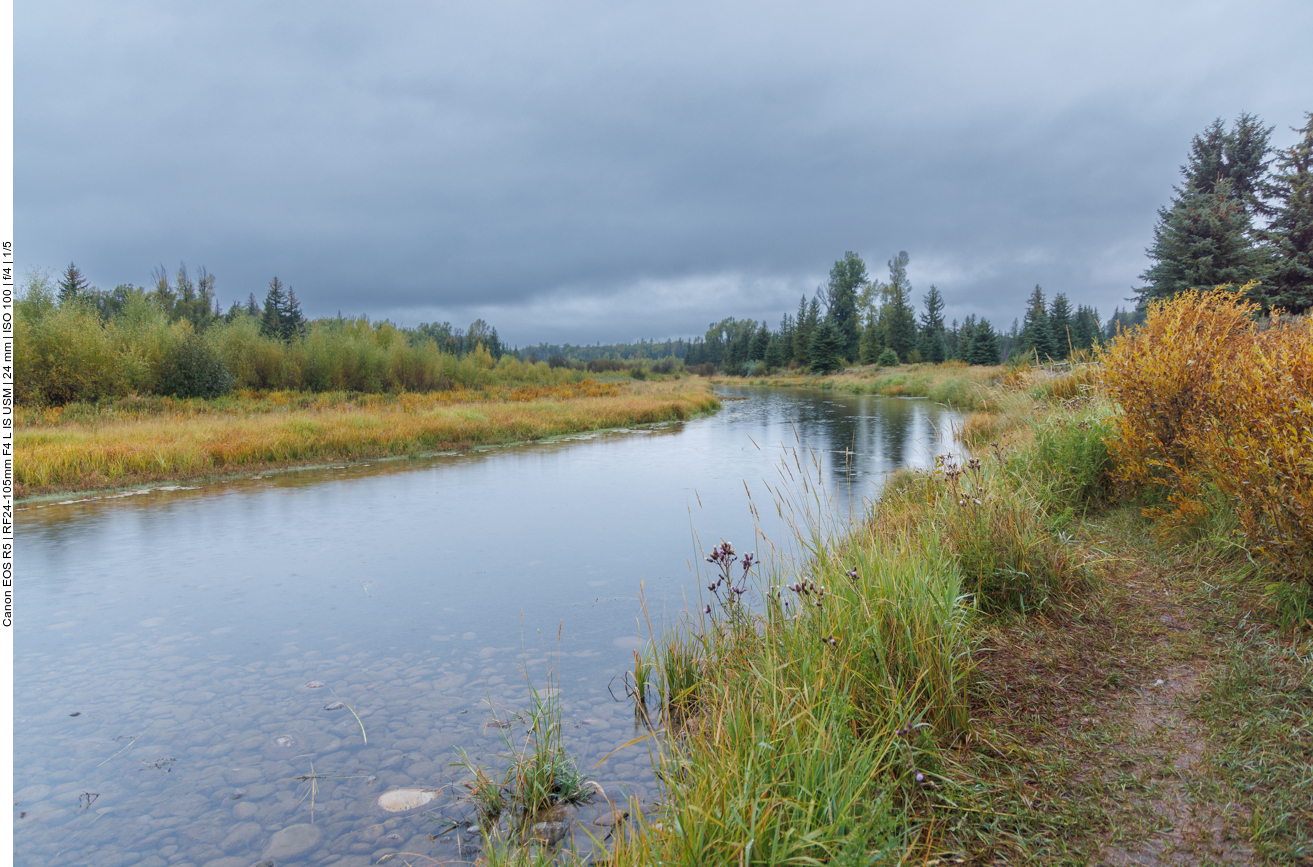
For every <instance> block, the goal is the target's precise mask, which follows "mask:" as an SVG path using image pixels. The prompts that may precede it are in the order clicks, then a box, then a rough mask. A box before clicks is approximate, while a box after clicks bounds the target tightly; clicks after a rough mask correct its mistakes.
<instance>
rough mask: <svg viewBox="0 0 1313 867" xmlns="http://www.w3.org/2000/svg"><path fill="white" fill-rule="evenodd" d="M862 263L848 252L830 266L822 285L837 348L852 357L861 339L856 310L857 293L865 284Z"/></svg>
mask: <svg viewBox="0 0 1313 867" xmlns="http://www.w3.org/2000/svg"><path fill="white" fill-rule="evenodd" d="M866 282H867V279H866V263H865V262H863V261H862V260H861V257H860V256H858V255H857V254H856V253H853V252H848V253H844V254H843V258H842V259H840V260H838V261H837V262H835V263H834V267H833V268H831V269H830V282H829V285H828V286H826V288H825V293H824V294H825V298H826V303H827V304H828V306H829V317H830V320H831V322H833V324H834V328H835V331H836V333H837V334H838V337H839V352H840V354H841V355H843V356H844V357H845V358H850V359H852V358H856V357H857V354H858V344H859V341H860V340H861V321H860V318H859V316H858V312H857V294H858V292H860V291H861V289H862V288H863V287H864V286H865V285H866Z"/></svg>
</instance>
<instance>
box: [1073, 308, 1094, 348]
mask: <svg viewBox="0 0 1313 867" xmlns="http://www.w3.org/2000/svg"><path fill="white" fill-rule="evenodd" d="M1100 333H1101V329H1100V327H1099V311H1098V310H1095V309H1094V308H1093V307H1086V306H1084V305H1080V306H1078V307H1077V308H1076V319H1075V321H1074V322H1073V323H1072V326H1071V343H1072V346H1074V347H1075V348H1076V349H1091V348H1093V346H1094V344H1096V343H1098V342H1099V335H1100Z"/></svg>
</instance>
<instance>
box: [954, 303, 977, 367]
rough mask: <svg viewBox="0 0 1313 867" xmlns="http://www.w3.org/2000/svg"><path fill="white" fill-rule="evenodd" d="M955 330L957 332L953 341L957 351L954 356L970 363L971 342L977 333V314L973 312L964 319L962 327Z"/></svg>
mask: <svg viewBox="0 0 1313 867" xmlns="http://www.w3.org/2000/svg"><path fill="white" fill-rule="evenodd" d="M954 330H955V332H956V334H955V339H954V341H953V343H954V347H955V350H956V351H955V353H954V355H953V357H954V358H955V359H957V360H958V361H966V362H967V363H968V364H969V363H970V362H969V361H968V359H970V358H971V343H972V341H973V339H974V338H975V334H976V316H975V314H974V313H973V314H971V315H970V316H967V317H966V318H965V319H963V320H962V325H961V327H959V328H956V329H954Z"/></svg>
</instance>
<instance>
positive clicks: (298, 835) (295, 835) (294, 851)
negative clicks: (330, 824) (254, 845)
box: [262, 825, 323, 859]
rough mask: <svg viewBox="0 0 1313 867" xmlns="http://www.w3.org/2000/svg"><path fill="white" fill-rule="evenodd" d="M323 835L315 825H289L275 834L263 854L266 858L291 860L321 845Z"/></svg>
mask: <svg viewBox="0 0 1313 867" xmlns="http://www.w3.org/2000/svg"><path fill="white" fill-rule="evenodd" d="M322 836H323V834H322V833H320V831H319V829H318V828H316V827H315V826H314V825H288V826H287V827H286V828H284V829H283V830H281V831H279V832H278V833H276V834H274V836H273V837H272V838H271V839H270V840H269V845H268V846H265V847H264V852H263V853H262V854H263V856H264V857H265V858H271V859H278V858H291V857H293V856H295V855H300V854H302V853H304V852H309V851H310V850H311V849H313V848H315V847H316V846H318V845H319V838H320V837H322Z"/></svg>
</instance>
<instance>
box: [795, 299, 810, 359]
mask: <svg viewBox="0 0 1313 867" xmlns="http://www.w3.org/2000/svg"><path fill="white" fill-rule="evenodd" d="M814 303H815V302H813V304H814ZM814 323H815V320H814V319H811V318H809V317H808V315H807V296H806V295H804V296H802V300H801V301H799V302H798V318H797V319H796V320H795V325H794V327H793V363H794V364H796V365H797V366H798V367H802V368H806V367H808V366H809V365H810V364H811V356H810V355H808V354H807V346H808V345H809V344H810V343H811V339H812V335H811V331H812V325H813V324H814Z"/></svg>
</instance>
